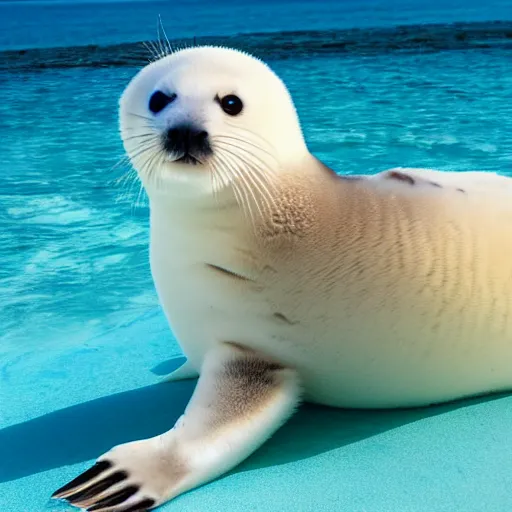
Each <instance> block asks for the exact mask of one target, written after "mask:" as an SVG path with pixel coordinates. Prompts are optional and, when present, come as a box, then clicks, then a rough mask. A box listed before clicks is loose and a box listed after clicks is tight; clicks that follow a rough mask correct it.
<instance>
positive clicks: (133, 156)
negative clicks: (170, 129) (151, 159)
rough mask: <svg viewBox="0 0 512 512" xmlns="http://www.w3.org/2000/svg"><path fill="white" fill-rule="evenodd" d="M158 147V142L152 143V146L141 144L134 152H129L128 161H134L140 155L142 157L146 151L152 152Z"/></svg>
mask: <svg viewBox="0 0 512 512" xmlns="http://www.w3.org/2000/svg"><path fill="white" fill-rule="evenodd" d="M159 147H160V142H159V141H154V142H153V144H149V143H146V142H144V143H141V144H139V145H138V147H137V148H136V149H135V151H133V152H131V153H130V154H129V157H130V160H132V161H133V160H135V159H136V158H139V157H140V156H141V155H143V154H144V153H145V152H146V151H151V152H153V151H154V150H155V149H157V148H159Z"/></svg>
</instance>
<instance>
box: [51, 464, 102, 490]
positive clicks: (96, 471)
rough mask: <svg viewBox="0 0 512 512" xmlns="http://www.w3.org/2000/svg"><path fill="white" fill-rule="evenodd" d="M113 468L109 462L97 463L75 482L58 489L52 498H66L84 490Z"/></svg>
mask: <svg viewBox="0 0 512 512" xmlns="http://www.w3.org/2000/svg"><path fill="white" fill-rule="evenodd" d="M111 467H112V463H111V462H110V461H109V460H101V461H98V462H96V464H94V466H92V467H91V468H89V469H88V470H87V471H84V472H83V473H82V474H81V475H79V476H77V477H76V478H75V479H74V480H71V482H69V483H67V484H66V485H64V486H62V487H61V488H60V489H57V490H56V491H55V492H54V493H53V494H52V498H66V497H67V496H69V495H71V494H73V493H74V492H75V491H77V490H78V489H83V488H84V487H86V486H87V484H88V483H90V482H91V481H92V480H94V479H96V478H97V477H99V476H100V475H101V474H102V473H104V472H105V471H107V470H108V469H110V468H111Z"/></svg>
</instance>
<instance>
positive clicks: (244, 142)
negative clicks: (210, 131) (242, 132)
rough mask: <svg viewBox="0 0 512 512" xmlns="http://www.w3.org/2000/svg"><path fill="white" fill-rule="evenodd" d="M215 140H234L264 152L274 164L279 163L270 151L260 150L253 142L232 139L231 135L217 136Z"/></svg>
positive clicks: (236, 138) (238, 138)
mask: <svg viewBox="0 0 512 512" xmlns="http://www.w3.org/2000/svg"><path fill="white" fill-rule="evenodd" d="M215 139H216V140H219V141H223V140H224V139H229V140H234V141H236V142H239V143H240V144H247V145H248V146H252V147H253V148H255V149H258V150H259V151H262V152H264V153H265V154H267V155H268V156H270V157H272V159H273V160H274V161H275V162H276V163H279V162H278V160H277V158H276V156H275V155H274V154H273V153H271V152H270V151H267V150H266V149H264V148H262V147H261V146H258V144H255V143H254V142H251V141H250V140H247V139H241V138H240V137H234V136H233V135H217V136H216V137H215ZM227 143H228V142H227V141H226V144H227Z"/></svg>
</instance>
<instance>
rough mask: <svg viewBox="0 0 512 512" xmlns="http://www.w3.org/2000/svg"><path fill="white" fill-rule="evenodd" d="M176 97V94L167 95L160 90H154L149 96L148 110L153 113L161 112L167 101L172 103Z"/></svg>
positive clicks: (167, 103)
mask: <svg viewBox="0 0 512 512" xmlns="http://www.w3.org/2000/svg"><path fill="white" fill-rule="evenodd" d="M175 99H176V94H174V93H173V94H171V95H167V94H165V93H164V92H162V91H155V92H154V93H153V94H152V95H151V98H149V110H151V112H153V114H158V113H159V112H161V111H162V110H163V109H164V108H165V107H167V105H169V103H172V102H173V101H174V100H175Z"/></svg>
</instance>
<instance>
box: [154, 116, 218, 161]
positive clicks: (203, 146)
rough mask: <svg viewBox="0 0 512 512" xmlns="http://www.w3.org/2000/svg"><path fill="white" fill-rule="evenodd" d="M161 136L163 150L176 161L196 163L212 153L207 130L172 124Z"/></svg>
mask: <svg viewBox="0 0 512 512" xmlns="http://www.w3.org/2000/svg"><path fill="white" fill-rule="evenodd" d="M162 138H163V147H164V149H165V151H167V152H168V153H169V154H170V155H172V156H173V157H177V159H176V160H175V161H177V162H184V163H197V161H200V160H201V159H203V158H205V157H207V156H209V155H210V154H211V153H212V148H211V146H210V141H209V137H208V132H206V131H205V130H202V129H198V128H196V127H194V126H192V125H188V124H187V125H180V126H173V127H172V128H169V129H168V130H167V131H166V132H165V133H164V134H163V137H162Z"/></svg>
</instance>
